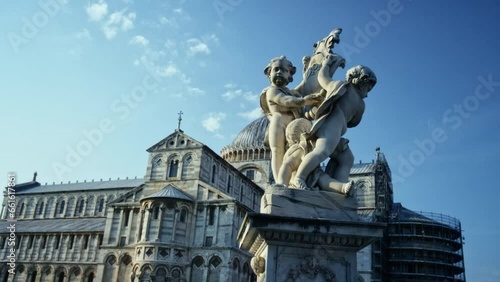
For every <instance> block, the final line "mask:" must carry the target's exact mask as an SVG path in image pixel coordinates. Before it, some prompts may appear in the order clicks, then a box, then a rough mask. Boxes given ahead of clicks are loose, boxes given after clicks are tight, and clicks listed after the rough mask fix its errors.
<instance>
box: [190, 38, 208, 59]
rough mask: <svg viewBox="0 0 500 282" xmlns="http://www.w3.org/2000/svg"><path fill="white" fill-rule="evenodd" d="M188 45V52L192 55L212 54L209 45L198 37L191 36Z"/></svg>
mask: <svg viewBox="0 0 500 282" xmlns="http://www.w3.org/2000/svg"><path fill="white" fill-rule="evenodd" d="M186 45H187V53H188V55H190V56H194V55H196V54H199V53H201V54H206V55H208V54H210V53H211V52H212V51H211V50H210V48H208V45H207V44H205V43H204V42H202V41H201V40H199V39H197V38H191V39H188V40H187V41H186Z"/></svg>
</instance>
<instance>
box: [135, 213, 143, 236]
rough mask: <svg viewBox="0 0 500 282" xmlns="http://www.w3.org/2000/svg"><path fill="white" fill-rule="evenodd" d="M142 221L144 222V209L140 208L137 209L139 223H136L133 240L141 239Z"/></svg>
mask: <svg viewBox="0 0 500 282" xmlns="http://www.w3.org/2000/svg"><path fill="white" fill-rule="evenodd" d="M143 222H144V209H141V210H140V211H139V223H138V224H137V230H136V233H135V241H136V242H139V241H140V240H141V237H142V225H143Z"/></svg>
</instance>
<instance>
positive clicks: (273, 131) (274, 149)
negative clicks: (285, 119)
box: [269, 123, 286, 179]
mask: <svg viewBox="0 0 500 282" xmlns="http://www.w3.org/2000/svg"><path fill="white" fill-rule="evenodd" d="M269 126H270V128H269V147H271V169H272V172H273V177H274V179H277V177H278V173H279V171H280V167H281V164H282V163H283V156H284V155H285V146H286V139H285V129H284V128H280V126H276V123H271V124H269Z"/></svg>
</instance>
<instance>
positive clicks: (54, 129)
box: [0, 0, 500, 282]
mask: <svg viewBox="0 0 500 282" xmlns="http://www.w3.org/2000/svg"><path fill="white" fill-rule="evenodd" d="M44 3H45V4H44ZM47 3H48V4H47ZM311 3H313V4H311ZM499 8H500V4H498V3H497V2H495V1H474V2H472V1H416V0H413V1H409V0H401V1H396V0H390V1H386V0H383V1H315V2H309V1H286V2H285V1H272V3H271V1H248V0H231V1H229V0H216V1H201V0H198V1H83V2H82V1H67V0H66V1H63V0H57V1H56V0H42V1H40V2H36V1H30V2H23V3H22V4H20V3H17V2H15V1H9V2H6V1H3V2H2V3H1V4H0V9H2V11H8V12H4V14H3V15H2V18H1V19H0V22H1V24H0V35H1V40H0V51H1V54H2V62H1V64H0V77H1V78H2V79H1V83H0V93H2V99H1V102H0V105H1V108H2V110H1V112H0V130H1V132H2V137H3V138H2V139H1V141H0V177H1V175H4V177H5V179H6V180H5V181H7V173H8V172H10V171H14V172H16V173H17V177H18V181H19V182H25V181H29V180H31V178H32V175H33V172H34V171H38V181H40V182H42V183H45V182H49V183H52V182H56V183H57V182H60V181H64V182H67V181H76V180H79V181H83V180H91V179H101V178H103V179H108V178H110V177H111V178H114V179H116V178H117V177H120V178H124V177H134V176H138V177H143V176H144V174H145V171H146V161H147V157H148V156H147V153H146V151H145V150H146V149H147V148H148V147H149V146H151V145H153V144H155V143H156V142H157V141H159V140H161V139H162V138H164V137H166V136H167V135H169V134H170V133H172V132H173V130H174V129H175V128H176V127H177V117H178V115H177V113H178V112H179V111H182V112H183V113H184V115H183V116H182V118H183V120H182V125H181V128H182V129H183V130H184V132H185V133H187V134H188V135H190V136H192V137H193V138H195V139H197V140H199V141H201V142H203V143H205V144H206V145H208V146H209V147H211V148H212V149H213V150H214V151H216V152H219V151H220V149H221V148H222V147H224V146H225V145H227V144H229V143H230V142H231V141H232V139H233V138H234V137H235V136H236V134H237V133H238V132H239V131H240V130H241V129H242V128H243V127H244V126H245V125H246V124H248V123H249V122H250V121H251V120H253V119H255V118H257V117H258V116H259V115H260V108H259V104H258V96H259V94H260V91H261V90H262V89H263V88H264V87H266V86H268V83H269V82H268V80H267V78H266V77H265V75H264V74H263V69H264V67H265V66H266V64H267V63H268V61H269V60H270V59H271V58H273V57H276V56H280V55H286V56H287V58H288V59H289V60H290V61H292V62H293V63H294V64H295V65H296V66H297V67H298V69H301V67H302V63H301V59H302V57H303V56H305V55H310V54H311V52H312V51H313V47H312V44H313V43H314V42H316V41H317V40H319V39H321V38H323V37H325V36H326V35H327V34H328V33H329V32H330V31H331V30H332V29H333V28H336V27H340V28H342V29H343V32H342V34H341V43H340V45H337V46H336V47H335V49H334V51H336V52H338V53H340V54H341V55H343V56H344V57H345V58H346V60H347V63H346V65H347V68H349V67H352V66H355V65H358V64H364V65H367V66H369V67H370V68H372V69H373V70H374V71H375V73H376V74H377V77H378V84H377V85H376V86H375V88H374V89H373V91H372V92H371V93H370V95H369V97H368V98H367V100H366V105H367V109H366V112H365V115H364V117H363V121H362V122H361V124H360V125H359V126H358V127H356V128H353V129H350V131H349V132H348V133H347V135H346V136H347V137H348V138H349V139H350V140H351V143H350V144H351V148H352V150H353V152H354V154H355V156H356V159H357V161H359V160H362V161H364V162H369V161H371V160H372V159H373V158H374V157H375V148H376V147H377V146H380V147H381V149H382V152H384V153H385V155H386V157H387V159H388V160H389V164H390V166H391V168H392V172H393V177H394V178H395V181H394V182H395V183H394V190H395V191H394V192H395V201H397V202H402V203H403V205H405V206H406V207H408V208H410V209H412V210H417V211H420V210H422V211H432V212H438V213H444V214H447V215H451V216H453V217H456V218H458V219H460V220H461V222H462V228H463V229H464V236H465V250H464V253H465V265H466V275H467V279H468V280H469V281H488V282H494V281H495V282H496V281H500V271H499V270H498V269H499V266H500V264H499V263H498V259H497V258H498V254H497V253H496V251H498V250H500V243H498V238H499V236H500V220H498V218H497V217H496V216H495V214H496V213H497V210H496V204H497V202H498V200H497V198H498V196H499V193H498V191H497V189H496V188H497V187H496V185H497V182H498V181H497V178H496V177H497V173H498V168H499V165H498V159H499V155H500V154H499V153H500V148H499V146H498V144H500V135H499V133H498V132H499V128H500V119H499V106H500V97H499V95H500V72H499V71H498V66H499V65H500V56H499V55H498V51H497V50H498V45H499V40H498V36H497V35H498V27H499V26H500V20H499V19H498V11H500V9H499ZM344 75H345V70H339V71H337V73H336V75H335V77H336V78H338V79H342V78H343V76H344ZM300 80H301V77H300V73H298V74H296V75H295V81H294V82H293V83H292V85H290V86H291V87H294V86H296V85H297V84H298V83H299V81H300ZM75 152H76V153H75ZM75 154H78V157H75V156H74V155H75Z"/></svg>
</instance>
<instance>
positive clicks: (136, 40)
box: [130, 35, 149, 47]
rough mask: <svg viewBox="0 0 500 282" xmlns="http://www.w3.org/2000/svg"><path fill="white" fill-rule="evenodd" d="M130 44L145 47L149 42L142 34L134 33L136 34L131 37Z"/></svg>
mask: <svg viewBox="0 0 500 282" xmlns="http://www.w3.org/2000/svg"><path fill="white" fill-rule="evenodd" d="M130 44H132V45H137V46H142V47H146V46H148V44H149V40H147V39H146V38H145V37H144V36H142V35H136V36H134V37H132V39H131V40H130Z"/></svg>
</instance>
